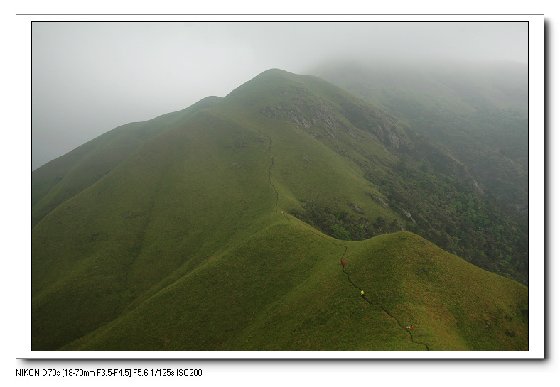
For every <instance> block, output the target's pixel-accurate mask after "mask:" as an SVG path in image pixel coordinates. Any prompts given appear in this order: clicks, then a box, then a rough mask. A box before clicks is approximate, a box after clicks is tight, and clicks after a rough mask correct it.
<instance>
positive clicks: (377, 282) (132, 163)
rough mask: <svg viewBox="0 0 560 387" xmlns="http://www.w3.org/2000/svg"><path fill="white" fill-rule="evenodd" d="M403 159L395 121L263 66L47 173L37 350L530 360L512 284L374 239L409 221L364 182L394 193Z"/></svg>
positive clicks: (391, 238)
mask: <svg viewBox="0 0 560 387" xmlns="http://www.w3.org/2000/svg"><path fill="white" fill-rule="evenodd" d="M101 140H103V141H101ZM122 144H126V147H125V148H123V147H122ZM414 146H415V145H414V143H413V141H412V139H411V138H410V137H409V135H408V134H407V133H406V130H405V129H404V128H403V127H402V126H401V125H400V124H399V122H398V121H397V120H396V119H395V118H393V117H392V116H389V115H388V114H386V113H383V112H382V111H380V110H378V109H376V108H375V107H373V106H370V105H367V104H366V103H364V102H362V101H361V100H359V99H357V98H355V97H353V96H351V95H349V94H348V93H346V92H343V91H341V90H340V89H337V88H336V87H334V86H332V85H329V84H328V83H326V82H324V81H321V80H319V79H317V78H313V77H302V76H296V75H294V74H290V73H287V72H283V71H279V70H272V71H268V72H265V73H263V74H261V75H260V76H258V77H256V78H255V79H253V80H251V81H249V82H247V83H246V84H245V85H243V86H241V87H240V88H238V89H236V90H235V91H233V92H232V93H231V94H230V95H228V96H227V97H225V98H223V99H213V100H211V101H205V102H202V103H199V104H197V105H194V106H193V107H191V108H189V109H187V110H185V111H183V112H177V113H173V114H170V115H167V116H164V117H161V118H157V119H155V120H153V121H149V122H146V123H140V124H135V125H134V126H132V127H130V128H119V129H116V130H114V131H112V132H110V133H108V134H106V135H104V136H101V137H100V138H99V139H96V140H94V141H92V142H91V143H88V144H85V145H84V146H83V147H81V148H78V149H77V150H76V151H74V152H71V153H70V154H68V155H67V156H64V157H62V158H60V159H58V160H56V162H52V163H49V164H47V165H46V166H44V167H42V168H40V169H39V170H37V171H36V172H34V174H33V176H32V178H33V180H34V185H33V187H34V189H35V188H36V187H38V188H37V192H36V193H34V195H35V196H34V197H35V198H37V199H34V203H35V204H34V207H33V216H34V219H35V224H34V227H33V231H32V348H33V349H34V350H53V349H129V350H136V349H163V350H167V349H171V350H179V349H185V350H187V349H189V350H194V349H200V350H204V349H208V350H210V349H228V350H230V349H293V350H299V349H301V350H305V349H348V350H351V349H354V350H355V349H403V350H425V349H426V347H425V345H424V344H418V343H419V342H423V343H427V345H428V346H429V348H430V349H489V348H490V349H507V350H516V349H526V348H527V319H526V311H527V288H526V287H525V286H523V285H520V284H518V283H516V282H514V281H512V280H508V279H505V278H502V277H499V276H498V275H495V274H492V273H489V272H486V271H484V270H482V269H479V268H477V267H474V266H472V265H471V264H469V263H466V262H465V261H463V260H461V259H460V258H458V257H456V256H453V255H451V254H448V253H445V252H444V251H442V250H440V249H439V248H437V247H435V246H434V245H432V244H430V243H429V242H427V241H425V240H423V239H422V238H420V237H418V236H416V235H414V234H411V233H403V232H400V233H396V234H390V235H381V236H378V237H375V238H373V239H370V237H371V236H372V235H380V234H383V233H386V232H389V231H397V230H398V229H401V228H404V227H405V226H406V225H407V224H409V223H410V222H411V220H410V218H409V217H408V216H407V215H406V214H405V213H404V212H403V211H402V208H400V207H398V206H395V205H390V204H389V201H390V199H391V198H390V197H389V196H387V195H386V193H384V192H383V187H382V186H380V185H378V184H375V182H376V181H381V180H382V178H383V179H385V180H383V181H386V180H387V179H389V178H390V177H391V176H393V177H394V179H392V180H391V181H395V182H398V181H400V179H402V176H401V177H399V176H398V175H395V174H394V173H395V170H396V168H397V167H398V166H399V165H400V164H401V163H402V155H401V153H402V152H405V151H406V152H408V151H410V150H413V149H415V148H414ZM116 149H119V150H120V151H118V152H117V151H116ZM124 149H126V150H124ZM108 155H111V156H112V157H107V156H108ZM102 170H103V171H104V173H103V174H102V175H100V171H102ZM53 176H55V177H56V176H59V177H61V179H59V181H57V180H56V179H54V178H53ZM436 181H437V180H436ZM450 184H451V183H450ZM294 215H295V216H294ZM298 218H299V219H298ZM301 219H303V220H305V221H306V222H307V223H305V222H303V221H302V220H301ZM312 226H314V227H312ZM392 228H393V229H392ZM328 234H330V235H328ZM350 239H355V240H356V241H350ZM343 255H344V256H345V257H346V259H348V260H349V261H350V264H349V266H348V268H347V272H348V273H349V274H350V279H351V280H352V281H353V282H354V283H355V284H359V286H360V287H362V288H363V290H364V291H365V292H366V295H367V299H366V298H360V296H359V292H357V289H356V288H354V287H353V286H352V283H351V281H349V278H348V277H347V275H346V274H345V273H344V272H343V271H342V267H341V265H340V259H341V258H342V256H343ZM368 301H369V302H368ZM408 324H414V325H415V326H416V327H417V328H416V329H415V331H414V332H410V331H407V330H406V329H405V328H403V327H404V326H406V325H408Z"/></svg>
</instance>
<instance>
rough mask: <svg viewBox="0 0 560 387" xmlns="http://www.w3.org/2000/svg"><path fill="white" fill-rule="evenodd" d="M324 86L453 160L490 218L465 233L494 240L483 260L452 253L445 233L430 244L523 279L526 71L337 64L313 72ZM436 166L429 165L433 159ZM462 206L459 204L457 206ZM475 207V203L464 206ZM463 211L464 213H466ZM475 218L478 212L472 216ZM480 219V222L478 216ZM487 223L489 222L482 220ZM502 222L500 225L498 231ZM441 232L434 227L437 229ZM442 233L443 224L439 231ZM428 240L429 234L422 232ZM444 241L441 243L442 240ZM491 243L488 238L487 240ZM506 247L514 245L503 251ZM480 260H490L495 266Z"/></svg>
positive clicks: (503, 65)
mask: <svg viewBox="0 0 560 387" xmlns="http://www.w3.org/2000/svg"><path fill="white" fill-rule="evenodd" d="M315 73H316V74H318V75H320V76H321V77H324V79H327V80H328V81H330V82H333V83H334V84H336V85H338V86H340V87H342V88H344V89H346V90H349V91H351V92H352V93H354V94H356V95H359V96H360V97H362V98H364V99H365V100H368V101H370V102H374V103H375V104H377V105H379V106H383V107H384V108H385V109H386V110H387V111H388V112H390V113H391V114H393V115H395V116H397V117H399V119H400V120H402V121H403V122H406V123H407V124H408V126H409V127H410V128H411V130H413V131H414V132H416V133H419V134H420V135H422V136H423V137H424V138H425V139H426V140H427V142H429V143H430V144H431V145H432V146H434V145H435V146H438V147H439V148H441V149H444V150H445V151H446V152H447V153H449V154H450V155H451V156H452V157H453V158H454V159H455V160H457V161H458V162H459V163H461V164H462V165H463V166H464V168H465V169H466V170H467V171H468V175H470V176H471V178H472V179H473V180H474V181H475V182H476V187H477V190H478V191H479V193H480V195H479V196H480V197H481V198H482V199H483V203H484V206H485V207H487V209H486V210H485V211H483V213H484V212H486V213H491V214H492V215H491V217H490V218H489V219H492V218H498V219H499V221H498V222H497V223H496V224H494V225H490V224H488V223H489V221H488V220H484V221H482V222H481V221H474V224H473V225H472V228H479V227H483V228H485V234H487V235H488V234H491V235H500V237H499V238H498V239H500V238H502V239H503V241H502V242H500V241H498V242H496V241H495V240H493V241H491V242H490V243H492V244H496V243H497V245H499V246H500V248H499V249H498V250H496V249H492V248H491V247H490V246H488V247H485V248H484V249H483V250H485V251H486V250H488V253H487V254H485V255H486V256H477V253H476V251H468V250H469V249H456V248H454V247H453V242H452V239H453V237H459V238H460V239H465V238H468V239H478V240H479V243H478V244H479V245H486V244H487V242H486V241H485V240H484V238H483V236H482V235H479V236H475V235H451V234H450V236H451V237H452V238H451V240H447V241H445V240H442V239H441V238H440V240H437V242H438V244H439V245H440V246H442V247H444V248H446V249H449V250H454V251H456V252H457V253H460V255H463V256H465V257H466V258H468V259H470V260H471V261H473V262H476V263H477V264H479V265H481V266H484V267H486V268H488V269H491V270H493V271H497V272H500V273H502V274H505V275H509V276H512V277H513V278H516V279H518V280H521V281H523V282H527V273H528V253H527V251H528V229H527V224H528V120H527V117H528V69H527V66H526V65H523V64H517V63H508V62H499V63H490V64H456V63H454V64H451V65H450V64H447V63H443V64H440V65H435V64H432V65H418V64H404V63H401V64H399V65H395V64H394V63H393V64H384V63H375V64H364V63H362V64H358V63H351V64H349V63H339V64H334V65H333V64H331V65H326V66H323V67H321V68H318V69H316V71H315ZM436 164H437V162H436ZM465 204H466V203H463V204H461V207H463V208H464V207H465ZM470 207H471V208H473V207H474V208H476V207H477V206H472V205H471V206H470ZM470 211H472V209H471V210H465V212H470ZM480 215H483V214H480ZM483 217H486V216H484V215H483ZM490 222H491V220H490ZM504 225H506V226H505V227H504ZM439 228H440V229H442V227H439ZM444 228H445V227H444ZM423 235H424V236H426V237H428V238H430V239H431V240H432V241H436V239H434V237H433V236H429V235H426V234H423ZM444 239H447V238H444ZM494 239H495V238H494ZM507 246H515V248H514V249H513V250H509V249H508V247H507ZM488 256H494V257H495V260H496V262H495V264H492V263H490V262H489V259H488Z"/></svg>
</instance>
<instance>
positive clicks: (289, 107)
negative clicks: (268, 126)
mask: <svg viewBox="0 0 560 387" xmlns="http://www.w3.org/2000/svg"><path fill="white" fill-rule="evenodd" d="M260 112H261V114H262V115H264V116H265V117H267V118H270V119H275V120H281V121H286V122H289V123H292V124H295V125H296V126H298V127H299V128H302V129H311V128H314V129H318V128H321V129H323V130H324V131H325V134H326V135H328V136H329V137H332V138H335V137H336V134H335V132H336V130H337V129H338V128H346V126H347V125H345V124H344V123H343V122H342V121H341V120H340V119H339V118H338V117H337V112H336V110H335V108H334V107H333V106H330V105H329V104H328V103H326V102H323V101H318V100H317V98H313V97H312V96H311V95H310V94H309V93H308V92H307V91H306V90H305V89H303V88H296V89H295V97H293V98H292V99H290V100H289V101H282V102H278V103H277V104H274V105H270V106H265V107H264V108H262V109H261V111H260ZM312 134H314V135H318V133H317V132H315V131H313V132H312Z"/></svg>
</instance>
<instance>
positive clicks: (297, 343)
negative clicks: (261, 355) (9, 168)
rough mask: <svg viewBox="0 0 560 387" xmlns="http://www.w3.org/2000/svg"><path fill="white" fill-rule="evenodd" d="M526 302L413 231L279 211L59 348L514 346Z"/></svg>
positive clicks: (523, 295) (515, 287) (514, 287)
mask: <svg viewBox="0 0 560 387" xmlns="http://www.w3.org/2000/svg"><path fill="white" fill-rule="evenodd" d="M345 246H347V247H348V249H347V250H346V249H345ZM345 250H346V253H345ZM342 254H345V256H346V259H347V260H348V261H349V264H348V268H347V271H348V272H349V273H350V275H351V278H352V280H353V281H354V282H355V283H357V284H359V286H360V287H361V288H362V289H363V290H364V291H365V294H366V297H367V298H368V299H369V300H370V301H371V302H372V303H371V304H370V303H368V302H366V301H365V300H364V299H363V298H361V297H360V294H359V291H358V290H357V289H355V288H354V287H353V286H352V285H351V284H350V282H349V281H348V280H347V278H346V275H345V274H344V273H343V272H342V268H341V265H340V258H341V256H342ZM481 289H483V291H481ZM465 295H469V296H465ZM474 295H476V296H474ZM386 311H388V312H389V314H388V313H387V312H386ZM526 313H527V288H526V287H524V286H523V285H520V284H518V283H516V282H514V281H512V280H508V279H505V278H503V277H500V276H498V275H495V274H491V273H488V272H485V271H483V270H482V269H479V268H477V267H475V266H473V265H471V264H469V263H466V262H465V261H463V260H462V259H460V258H458V257H456V256H453V255H451V254H448V253H446V252H444V251H442V250H441V249H439V248H437V247H436V246H434V245H433V244H431V243H429V242H427V241H425V240H424V239H422V238H420V237H418V236H416V235H414V234H411V233H405V232H399V233H395V234H388V235H383V236H378V237H375V238H372V239H370V240H367V241H361V242H344V243H343V242H341V241H336V240H333V239H330V238H326V237H324V236H321V235H319V234H317V233H316V232H314V231H313V230H312V229H309V228H308V227H307V226H306V225H304V224H301V223H300V222H299V221H297V220H295V219H293V218H291V220H279V221H278V223H276V224H275V225H273V226H270V227H269V228H266V229H264V230H262V231H260V232H258V233H256V234H255V235H253V236H251V237H250V238H249V239H247V240H246V241H244V242H243V243H241V244H239V245H238V246H237V247H236V248H234V249H231V250H229V251H228V252H227V253H225V254H223V255H221V256H218V257H215V258H214V259H212V260H209V261H208V262H206V263H205V264H203V265H201V266H200V267H199V268H197V270H194V271H192V272H191V273H189V274H188V275H185V276H183V277H181V278H180V279H178V280H177V281H176V282H174V283H173V284H171V285H169V286H168V287H166V288H165V289H163V290H161V291H160V292H158V293H156V294H154V295H153V296H152V297H150V298H149V299H148V300H146V301H145V302H144V303H142V304H141V305H139V306H138V307H137V308H136V309H134V310H131V311H130V312H129V313H127V314H125V315H123V316H121V317H120V318H119V319H117V320H115V321H114V322H112V323H110V324H107V325H106V326H104V327H102V328H100V329H98V330H97V331H95V332H93V333H92V334H90V335H88V336H86V337H84V338H82V339H80V340H77V341H76V342H74V343H72V344H70V345H68V346H66V347H65V348H64V349H81V350H125V349H131V350H151V349H161V350H415V351H421V350H426V347H425V345H424V344H426V345H428V348H429V349H430V350H496V349H502V350H526V349H527V346H528V339H527V330H526V324H527V315H526ZM154 316H158V318H157V320H156V319H154ZM406 325H414V327H415V329H414V331H412V339H411V336H410V335H409V334H408V331H407V330H406V329H405V328H404V326H406Z"/></svg>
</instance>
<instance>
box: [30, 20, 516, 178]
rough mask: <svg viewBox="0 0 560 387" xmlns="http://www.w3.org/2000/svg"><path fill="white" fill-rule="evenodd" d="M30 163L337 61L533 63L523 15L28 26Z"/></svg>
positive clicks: (41, 162)
mask: <svg viewBox="0 0 560 387" xmlns="http://www.w3.org/2000/svg"><path fill="white" fill-rule="evenodd" d="M32 54H33V56H32V77H33V79H32V125H33V127H32V168H33V169H35V168H37V167H39V166H41V165H42V164H44V163H46V162H48V161H49V160H52V159H53V158H56V157H58V156H61V155H63V154H65V153H67V152H69V151H70V150H72V149H74V148H76V147H77V146H79V145H81V144H83V143H84V142H86V141H88V140H91V139H92V138H95V137H97V136H98V135H100V134H102V133H104V132H106V131H108V130H111V129H113V128H114V127H116V126H118V125H122V124H125V123H128V122H132V121H143V120H147V119H150V118H153V117H154V116H157V115H160V114H163V113H168V112H171V111H175V110H180V109H183V108H185V107H187V106H189V105H191V104H192V103H194V102H196V101H198V100H200V99H201V98H204V97H206V96H209V95H217V96H224V95H226V94H227V93H229V92H230V91H231V90H232V89H234V88H235V87H237V86H239V85H240V84H242V83H244V82H245V81H247V80H249V79H250V78H252V77H254V76H255V75H257V74H259V73H260V72H262V71H264V70H266V69H269V68H281V69H284V70H288V71H292V72H296V73H308V72H309V71H310V69H312V68H313V67H315V66H318V65H320V64H322V63H325V62H328V61H333V60H340V59H345V60H348V59H350V60H353V59H361V58H364V59H368V60H371V59H372V58H383V59H384V60H387V59H388V60H395V61H403V60H404V61H410V60H415V61H416V60H418V61H426V60H436V61H438V60H453V61H457V60H459V61H462V60H468V61H475V62H476V61H502V60H506V61H515V62H522V63H527V23H505V22H502V23H474V22H468V23H139V22H135V23H109V22H107V23H50V22H43V23H41V22H34V23H33V27H32Z"/></svg>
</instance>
